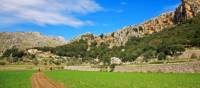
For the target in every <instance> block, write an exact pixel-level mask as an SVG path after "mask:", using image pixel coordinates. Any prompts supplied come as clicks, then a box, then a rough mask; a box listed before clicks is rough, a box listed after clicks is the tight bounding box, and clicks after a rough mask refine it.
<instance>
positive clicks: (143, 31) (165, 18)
mask: <svg viewBox="0 0 200 88" xmlns="http://www.w3.org/2000/svg"><path fill="white" fill-rule="evenodd" d="M199 12H200V0H182V3H181V4H180V5H179V6H178V7H177V8H176V10H175V11H173V12H167V13H163V14H161V15H160V16H158V17H155V18H153V19H150V20H148V21H146V22H144V23H141V24H138V25H130V26H125V27H124V28H122V29H120V30H118V31H116V32H113V33H111V34H107V35H105V36H103V37H100V36H99V37H95V38H94V39H93V40H94V41H97V43H99V44H100V43H101V42H108V43H109V44H110V46H111V47H112V46H122V45H125V43H126V42H127V41H128V39H129V38H130V37H142V36H144V35H147V34H152V33H155V32H159V31H162V30H164V29H165V28H170V27H173V26H175V25H177V24H179V23H180V22H182V21H184V20H187V19H190V18H193V17H194V16H196V15H197V13H199ZM89 40H91V38H90V39H89Z"/></svg>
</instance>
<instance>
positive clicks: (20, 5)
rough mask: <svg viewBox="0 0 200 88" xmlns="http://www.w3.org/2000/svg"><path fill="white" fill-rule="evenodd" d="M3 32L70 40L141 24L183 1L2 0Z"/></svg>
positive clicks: (0, 16)
mask: <svg viewBox="0 0 200 88" xmlns="http://www.w3.org/2000/svg"><path fill="white" fill-rule="evenodd" d="M0 2H1V3H0V32H16V31H18V32H30V31H32V32H35V31H37V32H41V33H42V34H45V35H49V36H63V37H64V38H65V39H66V40H70V39H72V38H74V37H76V36H78V35H80V34H83V33H86V32H90V33H94V34H96V35H99V34H101V33H110V32H113V31H116V30H119V29H120V28H122V27H124V26H127V25H133V24H138V23H141V22H144V21H145V20H148V19H150V18H153V17H155V16H158V15H160V14H161V13H163V12H167V11H172V10H174V9H175V7H177V6H178V5H179V4H180V2H181V1H180V0H0Z"/></svg>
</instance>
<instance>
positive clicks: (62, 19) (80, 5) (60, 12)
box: [0, 0, 103, 27]
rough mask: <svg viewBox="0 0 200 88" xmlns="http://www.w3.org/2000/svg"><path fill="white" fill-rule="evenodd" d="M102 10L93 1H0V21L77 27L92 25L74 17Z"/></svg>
mask: <svg viewBox="0 0 200 88" xmlns="http://www.w3.org/2000/svg"><path fill="white" fill-rule="evenodd" d="M102 9H103V8H102V7H101V6H100V5H99V4H98V3H96V2H95V1H94V0H0V19H1V23H21V22H31V23H35V24H38V25H46V24H49V25H67V26H71V27H79V26H84V25H91V24H93V23H92V22H91V21H82V20H80V19H78V18H77V17H75V15H81V14H84V15H85V14H88V13H92V12H96V11H99V10H102ZM2 20H3V21H2Z"/></svg>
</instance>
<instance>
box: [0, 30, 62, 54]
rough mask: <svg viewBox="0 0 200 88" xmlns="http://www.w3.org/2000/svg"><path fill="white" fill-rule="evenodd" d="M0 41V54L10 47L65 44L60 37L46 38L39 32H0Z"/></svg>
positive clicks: (20, 47) (21, 47)
mask: <svg viewBox="0 0 200 88" xmlns="http://www.w3.org/2000/svg"><path fill="white" fill-rule="evenodd" d="M0 40H1V41H0V53H3V52H4V51H5V50H6V49H9V48H12V47H16V48H19V49H26V48H32V47H44V46H58V45H63V44H66V42H65V40H64V38H62V37H48V36H44V35H42V34H40V33H39V32H0Z"/></svg>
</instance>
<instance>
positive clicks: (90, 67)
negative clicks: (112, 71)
mask: <svg viewBox="0 0 200 88" xmlns="http://www.w3.org/2000/svg"><path fill="white" fill-rule="evenodd" d="M64 69H65V70H77V71H100V68H95V67H92V66H65V67H64Z"/></svg>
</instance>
